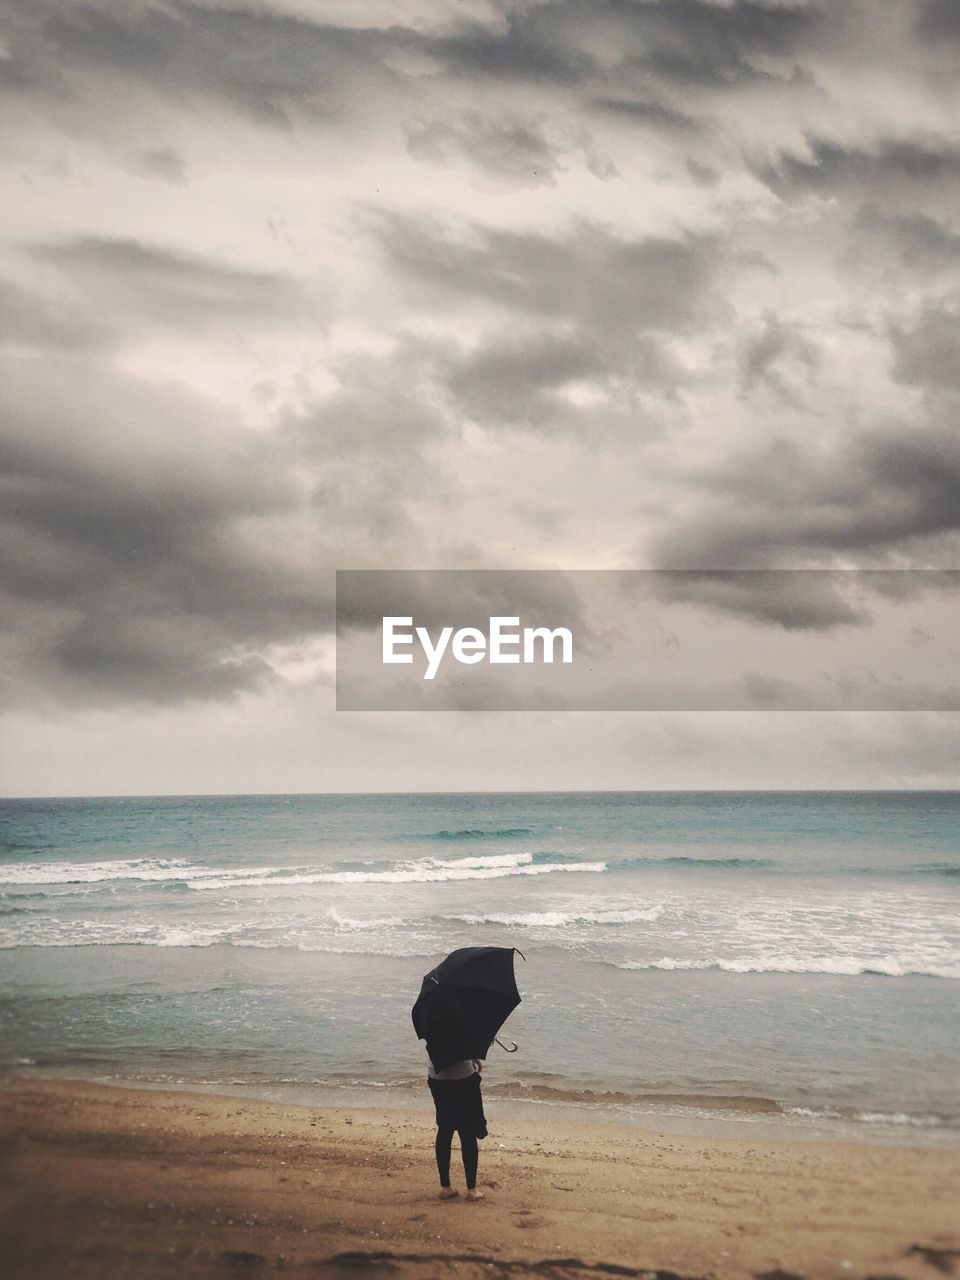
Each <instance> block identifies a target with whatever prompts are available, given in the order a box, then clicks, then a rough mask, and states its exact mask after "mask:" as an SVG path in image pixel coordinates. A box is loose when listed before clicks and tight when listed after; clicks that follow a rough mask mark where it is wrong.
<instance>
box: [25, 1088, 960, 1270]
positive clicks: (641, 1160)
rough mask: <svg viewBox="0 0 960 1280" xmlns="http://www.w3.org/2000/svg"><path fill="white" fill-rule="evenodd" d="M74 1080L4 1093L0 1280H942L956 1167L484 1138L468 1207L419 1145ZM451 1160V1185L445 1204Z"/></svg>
mask: <svg viewBox="0 0 960 1280" xmlns="http://www.w3.org/2000/svg"><path fill="white" fill-rule="evenodd" d="M424 1094H425V1096H424V1106H423V1111H422V1113H420V1112H417V1111H413V1110H393V1111H390V1110H368V1109H359V1108H358V1109H355V1110H352V1111H347V1110H344V1109H332V1108H323V1109H313V1108H307V1107H301V1106H292V1105H280V1104H274V1103H265V1102H260V1101H252V1100H249V1099H246V1098H237V1097H228V1096H223V1095H213V1094H198V1093H184V1092H160V1091H155V1090H152V1089H150V1090H143V1089H135V1088H116V1087H111V1086H104V1085H97V1084H90V1083H85V1082H72V1081H71V1082H64V1081H51V1080H28V1079H15V1080H7V1081H5V1082H3V1083H2V1084H0V1136H2V1143H3V1163H2V1170H0V1195H2V1233H3V1234H2V1242H0V1271H2V1273H3V1275H4V1276H5V1277H6V1280H46V1278H47V1277H50V1278H53V1277H56V1278H57V1280H61V1278H62V1277H65V1276H72V1277H90V1278H91V1280H114V1278H118V1280H119V1278H120V1277H136V1278H139V1277H153V1276H158V1277H195V1276H196V1277H206V1276H258V1275H267V1274H270V1273H272V1272H274V1271H278V1272H282V1273H283V1274H284V1275H285V1276H291V1277H300V1276H303V1277H306V1276H316V1275H318V1274H325V1275H333V1276H361V1275H362V1276H369V1277H380V1276H382V1277H385V1278H387V1277H394V1278H396V1280H399V1278H400V1277H403V1276H411V1277H419V1278H425V1277H430V1276H449V1275H453V1274H456V1275H458V1276H463V1277H474V1276H476V1277H480V1276H484V1277H500V1276H506V1275H510V1276H523V1275H525V1274H537V1275H544V1276H548V1277H550V1276H557V1277H580V1276H584V1277H589V1276H593V1277H600V1276H610V1275H616V1276H633V1275H641V1276H646V1275H647V1274H648V1273H650V1274H651V1280H652V1273H655V1272H658V1273H659V1274H660V1280H665V1277H666V1275H667V1273H672V1274H675V1275H678V1276H682V1277H718V1278H719V1280H722V1278H724V1277H734V1276H736V1277H745V1276H749V1277H757V1276H761V1277H766V1278H768V1280H788V1277H790V1276H800V1275H803V1276H805V1277H810V1278H814V1277H831V1278H833V1280H842V1278H843V1277H851V1280H852V1278H853V1277H864V1278H865V1277H872V1278H879V1277H883V1278H884V1280H892V1278H893V1277H902V1278H903V1280H914V1278H915V1280H937V1277H942V1276H944V1275H949V1274H950V1273H951V1271H953V1270H954V1269H956V1271H957V1273H958V1274H960V1220H958V1203H960V1200H958V1191H960V1177H958V1174H960V1156H958V1155H957V1153H950V1152H943V1151H935V1150H919V1149H909V1148H890V1147H882V1146H872V1145H851V1144H839V1143H830V1142H811V1141H807V1142H768V1141H764V1142H762V1143H761V1142H750V1141H737V1142H732V1141H714V1140H709V1141H708V1140H702V1139H692V1138H678V1137H675V1136H665V1135H658V1134H657V1133H655V1132H645V1131H642V1130H640V1129H637V1128H635V1127H633V1126H620V1125H616V1124H605V1123H597V1122H590V1123H582V1124H581V1123H579V1122H578V1120H577V1118H576V1115H575V1114H572V1113H571V1112H569V1111H563V1110H560V1109H555V1108H548V1107H536V1108H531V1109H530V1110H531V1114H530V1115H529V1116H528V1117H527V1116H525V1117H523V1118H520V1119H517V1118H514V1116H513V1115H511V1116H509V1117H506V1118H505V1117H503V1116H498V1114H497V1107H496V1105H494V1104H493V1100H491V1105H490V1106H488V1118H489V1120H490V1122H491V1133H490V1137H489V1138H488V1139H487V1140H486V1142H485V1143H483V1144H482V1145H481V1158H480V1186H481V1188H482V1189H483V1190H484V1191H485V1192H486V1199H485V1200H484V1201H483V1202H481V1203H478V1204H470V1203H467V1202H466V1201H464V1199H463V1198H462V1196H461V1197H460V1198H459V1199H456V1200H452V1201H449V1202H440V1201H439V1200H438V1199H437V1186H436V1173H435V1168H434V1165H433V1151H432V1143H433V1134H434V1129H433V1124H432V1115H431V1113H430V1110H429V1098H428V1097H427V1096H426V1090H425V1091H424ZM458 1161H459V1153H458V1152H457V1151H456V1150H455V1151H454V1169H455V1175H454V1185H456V1184H457V1175H459V1181H460V1185H461V1188H462V1171H461V1170H460V1169H459V1168H458Z"/></svg>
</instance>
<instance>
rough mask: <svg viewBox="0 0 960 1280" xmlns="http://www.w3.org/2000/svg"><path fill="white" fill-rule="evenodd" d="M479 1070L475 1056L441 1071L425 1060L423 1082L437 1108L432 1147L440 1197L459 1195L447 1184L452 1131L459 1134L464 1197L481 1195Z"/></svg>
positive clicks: (483, 1122)
mask: <svg viewBox="0 0 960 1280" xmlns="http://www.w3.org/2000/svg"><path fill="white" fill-rule="evenodd" d="M482 1070H483V1063H482V1062H481V1060H480V1059H479V1058H464V1059H463V1061H462V1062H454V1063H453V1064H452V1066H449V1067H444V1069H443V1070H442V1071H437V1070H436V1068H435V1067H434V1065H433V1063H432V1062H430V1063H429V1067H428V1071H427V1084H428V1085H429V1087H430V1092H431V1094H432V1095H433V1101H434V1105H435V1107H436V1111H437V1139H436V1143H435V1149H436V1154H437V1172H438V1173H439V1175H440V1199H441V1200H452V1199H453V1197H454V1196H456V1195H459V1192H458V1191H456V1190H455V1189H454V1188H453V1187H451V1186H450V1155H451V1150H452V1147H453V1135H454V1133H458V1134H459V1135H460V1155H461V1158H462V1160H463V1172H464V1175H465V1177H466V1182H467V1199H468V1200H482V1199H483V1192H482V1191H478V1190H477V1164H478V1162H479V1157H480V1152H479V1148H478V1146H477V1140H478V1139H479V1138H485V1137H486V1136H487V1122H486V1119H485V1117H484V1114H483V1098H482V1096H481V1093H480V1073H481V1071H482Z"/></svg>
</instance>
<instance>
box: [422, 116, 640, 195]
mask: <svg viewBox="0 0 960 1280" xmlns="http://www.w3.org/2000/svg"><path fill="white" fill-rule="evenodd" d="M550 132H551V131H550V130H549V128H548V127H547V124H546V123H545V122H544V121H543V120H537V119H535V118H534V119H520V118H517V119H511V118H509V117H505V118H502V119H495V118H493V119H492V118H487V117H484V116H482V115H480V114H479V113H478V112H467V113H466V114H465V115H464V116H463V117H462V118H461V119H459V120H457V121H452V122H451V121H449V120H445V119H443V120H432V121H425V122H418V123H416V124H414V125H411V126H410V128H409V129H408V131H407V146H408V149H409V151H410V154H411V155H412V156H415V157H416V158H418V159H423V160H428V161H430V162H431V163H433V164H443V165H445V164H449V163H450V162H451V161H452V160H455V159H464V160H466V161H468V162H469V163H471V164H473V165H475V166H476V167H477V168H478V169H480V170H482V171H483V172H485V173H488V174H490V175H492V176H494V177H496V178H498V179H499V180H501V181H503V182H506V183H509V184H511V185H514V186H521V187H540V186H548V185H552V184H553V183H554V182H555V181H556V179H557V176H558V174H560V173H563V172H564V171H566V170H567V169H568V168H569V167H570V165H571V163H574V162H577V161H581V160H582V162H583V163H584V164H585V165H586V167H587V169H588V170H589V172H591V173H592V174H593V175H594V176H595V177H598V178H603V179H609V178H612V177H614V176H616V169H615V168H614V167H613V165H611V163H610V162H609V161H607V160H604V159H603V158H602V157H601V156H600V155H598V154H597V153H596V151H595V149H594V148H593V146H592V145H591V143H590V141H589V139H588V138H587V137H586V135H585V134H583V132H582V131H573V132H571V131H570V130H569V129H567V130H563V129H559V130H554V131H553V136H550Z"/></svg>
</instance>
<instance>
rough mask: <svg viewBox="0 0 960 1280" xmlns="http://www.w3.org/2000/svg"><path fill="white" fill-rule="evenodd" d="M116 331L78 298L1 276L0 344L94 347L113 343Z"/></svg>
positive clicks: (91, 348)
mask: <svg viewBox="0 0 960 1280" xmlns="http://www.w3.org/2000/svg"><path fill="white" fill-rule="evenodd" d="M113 338H114V331H113V330H112V328H111V327H110V326H109V324H108V323H107V322H106V321H105V320H104V319H102V318H101V317H100V316H99V315H96V314H92V313H91V312H90V311H88V310H87V309H86V308H85V307H83V306H81V305H80V304H79V303H78V302H77V301H64V300H63V299H52V298H48V297H44V296H42V295H41V294H38V293H33V292H31V291H30V290H29V289H23V288H21V287H20V286H19V285H16V284H14V283H13V282H12V281H9V280H0V345H3V346H15V347H19V346H22V347H27V348H34V349H41V348H44V347H52V348H59V349H61V350H64V351H77V352H79V351H84V350H89V351H93V350H96V349H98V348H102V347H104V346H107V345H109V344H110V343H111V342H112V341H113Z"/></svg>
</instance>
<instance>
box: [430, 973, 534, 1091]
mask: <svg viewBox="0 0 960 1280" xmlns="http://www.w3.org/2000/svg"><path fill="white" fill-rule="evenodd" d="M515 950H516V948H515V947H461V948H460V949H459V950H458V951H451V952H450V954H449V955H448V956H447V958H446V960H444V961H443V962H442V963H441V964H438V965H437V967H436V968H435V969H431V970H430V972H429V973H428V974H427V976H426V977H425V978H424V980H423V984H422V986H421V987H420V995H419V996H418V997H417V1002H416V1004H415V1005H414V1006H413V1026H414V1030H415V1031H416V1033H417V1035H418V1036H419V1038H420V1039H421V1040H426V1042H427V1053H428V1054H429V1055H430V1061H431V1062H432V1063H433V1065H434V1067H435V1068H436V1070H437V1071H442V1070H443V1069H444V1067H449V1066H452V1065H453V1063H455V1062H461V1061H462V1060H463V1059H464V1058H485V1057H486V1056H487V1050H488V1049H489V1048H490V1045H491V1044H492V1043H493V1040H494V1037H495V1036H496V1034H497V1032H498V1031H499V1030H500V1028H501V1027H502V1026H503V1024H504V1022H505V1021H506V1020H507V1017H508V1016H509V1015H510V1014H511V1013H512V1012H513V1010H514V1009H515V1008H516V1007H517V1005H518V1004H519V1003H520V992H519V991H518V990H517V980H516V978H515V977H514V973H513V953H514V951H515Z"/></svg>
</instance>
